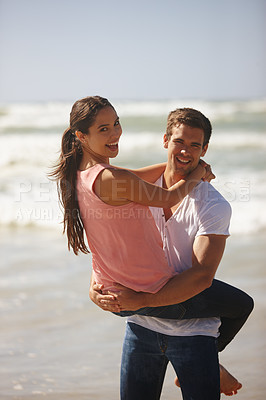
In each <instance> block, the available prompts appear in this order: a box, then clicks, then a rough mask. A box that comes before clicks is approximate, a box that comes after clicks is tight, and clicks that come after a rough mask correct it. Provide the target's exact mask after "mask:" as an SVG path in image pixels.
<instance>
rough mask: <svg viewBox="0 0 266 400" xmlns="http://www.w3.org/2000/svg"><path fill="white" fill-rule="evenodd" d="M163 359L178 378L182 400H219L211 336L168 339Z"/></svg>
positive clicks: (217, 370) (216, 359)
mask: <svg viewBox="0 0 266 400" xmlns="http://www.w3.org/2000/svg"><path fill="white" fill-rule="evenodd" d="M167 338H168V340H167V342H168V344H167V350H166V351H165V355H166V357H167V358H168V359H169V361H170V362H171V364H172V365H173V367H174V369H175V372H176V374H177V376H178V378H179V382H180V385H181V390H182V395H183V399H184V400H218V399H220V370H219V361H218V354H217V348H216V340H215V338H213V337H210V336H167Z"/></svg>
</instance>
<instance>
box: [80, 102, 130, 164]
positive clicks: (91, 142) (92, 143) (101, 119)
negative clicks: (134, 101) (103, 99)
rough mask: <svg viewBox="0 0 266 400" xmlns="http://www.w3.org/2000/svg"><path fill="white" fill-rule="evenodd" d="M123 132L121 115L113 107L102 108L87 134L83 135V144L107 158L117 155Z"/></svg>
mask: <svg viewBox="0 0 266 400" xmlns="http://www.w3.org/2000/svg"><path fill="white" fill-rule="evenodd" d="M121 134H122V128H121V125H120V122H119V117H118V116H117V114H116V111H115V110H114V109H113V108H112V107H109V106H108V107H105V108H103V109H101V110H100V111H99V112H98V114H97V116H96V119H95V122H94V124H93V125H92V126H91V127H90V128H89V132H88V134H87V135H83V137H82V146H83V148H84V150H87V151H88V152H89V153H91V152H93V153H96V154H97V155H100V156H101V157H104V158H106V159H109V158H114V157H116V156H117V154H118V151H119V148H118V142H119V139H120V136H121Z"/></svg>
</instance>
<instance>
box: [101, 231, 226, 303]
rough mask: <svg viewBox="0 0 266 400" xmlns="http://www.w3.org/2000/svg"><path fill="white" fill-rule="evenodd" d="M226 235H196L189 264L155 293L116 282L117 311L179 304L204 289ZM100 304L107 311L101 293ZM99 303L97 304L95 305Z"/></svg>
mask: <svg viewBox="0 0 266 400" xmlns="http://www.w3.org/2000/svg"><path fill="white" fill-rule="evenodd" d="M226 238H227V236H225V235H206V236H198V237H197V238H196V239H195V241H194V245H193V253H192V267H191V268H190V269H188V270H186V271H184V272H182V273H181V274H178V275H176V276H175V277H174V278H172V279H170V281H168V282H167V283H166V285H165V286H163V288H162V289H160V290H159V291H158V292H157V293H155V294H151V293H144V292H135V291H133V290H131V289H127V288H125V287H124V286H121V285H116V286H117V289H118V290H119V292H118V293H113V294H112V295H113V296H114V297H115V298H116V299H117V302H118V304H119V305H120V310H137V309H138V308H141V307H157V306H164V305H169V304H177V303H181V302H183V301H185V300H187V299H189V298H191V297H193V296H195V295H196V294H198V293H200V292H202V291H203V290H205V289H207V288H208V287H209V286H211V284H212V280H213V278H214V275H215V272H216V270H217V268H218V266H219V263H220V261H221V258H222V256H223V252H224V248H225V243H226ZM100 304H101V305H100V307H102V308H103V309H105V310H109V308H108V305H109V299H107V298H106V299H105V298H104V296H102V298H101V300H100ZM98 305H99V304H98Z"/></svg>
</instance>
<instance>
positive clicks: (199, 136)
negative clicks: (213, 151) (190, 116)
mask: <svg viewBox="0 0 266 400" xmlns="http://www.w3.org/2000/svg"><path fill="white" fill-rule="evenodd" d="M203 141H204V132H203V130H202V129H200V128H192V127H191V126H188V125H184V124H180V125H176V126H175V127H173V129H172V135H171V137H170V138H169V140H168V139H167V138H166V135H164V147H165V148H167V149H168V162H167V165H168V168H169V169H170V171H171V173H174V174H177V175H178V176H180V177H183V176H186V175H187V174H189V173H190V172H191V171H192V170H194V169H195V168H196V167H197V165H198V163H199V160H200V157H203V156H204V154H205V153H206V151H207V148H208V145H207V144H206V145H205V146H204V147H203Z"/></svg>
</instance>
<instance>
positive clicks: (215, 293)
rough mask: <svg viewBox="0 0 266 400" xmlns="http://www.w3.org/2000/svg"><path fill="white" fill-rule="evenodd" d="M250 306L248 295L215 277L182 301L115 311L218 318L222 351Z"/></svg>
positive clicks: (250, 299)
mask: <svg viewBox="0 0 266 400" xmlns="http://www.w3.org/2000/svg"><path fill="white" fill-rule="evenodd" d="M253 307H254V302H253V300H252V298H251V297H250V296H249V295H248V294H246V293H245V292H243V291H242V290H240V289H237V288H235V287H234V286H231V285H228V284H227V283H225V282H222V281H219V280H217V279H214V280H213V283H212V285H211V287H209V288H208V289H206V290H204V291H203V292H201V293H199V294H198V295H196V296H194V297H192V298H191V299H189V300H187V301H185V302H183V303H179V304H174V305H170V306H163V307H145V308H141V309H139V310H137V311H121V312H120V313H114V314H116V315H119V316H120V317H126V316H130V315H134V314H138V315H145V316H149V317H158V318H167V319H191V318H210V317H220V318H221V326H220V336H219V338H218V341H217V346H218V351H222V350H224V348H225V347H226V346H227V345H228V343H230V342H231V340H233V338H234V337H235V335H236V334H237V332H238V331H239V330H240V329H241V328H242V326H243V325H244V323H245V322H246V320H247V318H248V317H249V315H250V313H251V311H252V310H253Z"/></svg>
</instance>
